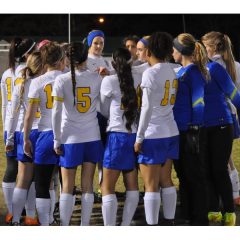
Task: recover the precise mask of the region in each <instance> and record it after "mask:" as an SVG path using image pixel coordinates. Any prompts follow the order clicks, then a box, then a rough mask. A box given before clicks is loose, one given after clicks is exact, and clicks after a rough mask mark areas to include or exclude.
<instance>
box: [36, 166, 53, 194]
mask: <svg viewBox="0 0 240 240" xmlns="http://www.w3.org/2000/svg"><path fill="white" fill-rule="evenodd" d="M54 167H55V164H34V180H35V187H36V198H46V199H48V198H50V194H49V188H50V184H51V180H52V175H53V170H54Z"/></svg>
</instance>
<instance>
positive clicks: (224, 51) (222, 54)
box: [202, 32, 240, 205]
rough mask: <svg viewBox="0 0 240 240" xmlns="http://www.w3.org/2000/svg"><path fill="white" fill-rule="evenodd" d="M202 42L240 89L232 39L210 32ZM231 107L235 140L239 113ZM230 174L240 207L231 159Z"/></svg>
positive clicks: (238, 184)
mask: <svg viewBox="0 0 240 240" xmlns="http://www.w3.org/2000/svg"><path fill="white" fill-rule="evenodd" d="M202 41H203V43H204V45H205V47H206V50H207V53H208V57H209V58H210V59H211V60H212V61H215V62H218V63H219V64H221V65H222V66H223V67H224V68H226V70H227V72H228V73H229V75H230V76H231V78H232V81H233V83H234V84H235V85H236V86H237V88H238V89H239V88H240V64H239V63H238V62H236V61H235V59H234V56H233V53H232V44H231V40H230V38H229V37H228V36H227V35H226V34H222V33H220V32H209V33H206V34H205V35H204V36H203V37H202ZM228 104H229V107H230V109H231V112H232V117H233V124H234V125H233V126H234V139H237V138H239V137H240V134H239V131H240V129H239V123H238V120H237V117H238V116H237V112H236V109H235V107H234V106H233V104H231V101H230V100H228ZM229 173H230V179H231V183H232V189H233V199H234V203H235V204H236V205H240V197H239V189H240V183H239V175H238V171H237V169H236V167H235V165H234V162H233V159H232V157H231V156H230V159H229Z"/></svg>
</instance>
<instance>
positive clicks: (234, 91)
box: [230, 88, 237, 100]
mask: <svg viewBox="0 0 240 240" xmlns="http://www.w3.org/2000/svg"><path fill="white" fill-rule="evenodd" d="M236 93H237V89H236V88H234V90H233V92H232V94H231V97H230V98H231V100H233V99H234V97H235V95H236Z"/></svg>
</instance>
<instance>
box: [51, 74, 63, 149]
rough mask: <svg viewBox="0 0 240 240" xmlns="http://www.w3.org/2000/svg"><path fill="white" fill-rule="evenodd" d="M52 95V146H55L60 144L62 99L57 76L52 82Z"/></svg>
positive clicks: (60, 85) (60, 84)
mask: <svg viewBox="0 0 240 240" xmlns="http://www.w3.org/2000/svg"><path fill="white" fill-rule="evenodd" d="M52 96H53V97H54V101H53V109H52V127H53V135H54V148H57V147H60V146H61V122H62V103H63V101H64V96H63V84H62V81H61V78H59V77H57V78H56V80H55V82H54V86H53V92H52Z"/></svg>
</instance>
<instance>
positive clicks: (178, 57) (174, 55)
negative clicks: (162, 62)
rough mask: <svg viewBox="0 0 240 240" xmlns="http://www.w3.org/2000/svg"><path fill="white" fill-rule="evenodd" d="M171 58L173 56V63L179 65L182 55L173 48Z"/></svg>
mask: <svg viewBox="0 0 240 240" xmlns="http://www.w3.org/2000/svg"><path fill="white" fill-rule="evenodd" d="M172 56H173V58H174V61H175V62H176V63H181V61H182V54H181V53H180V52H179V51H178V50H177V49H176V48H173V54H172Z"/></svg>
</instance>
